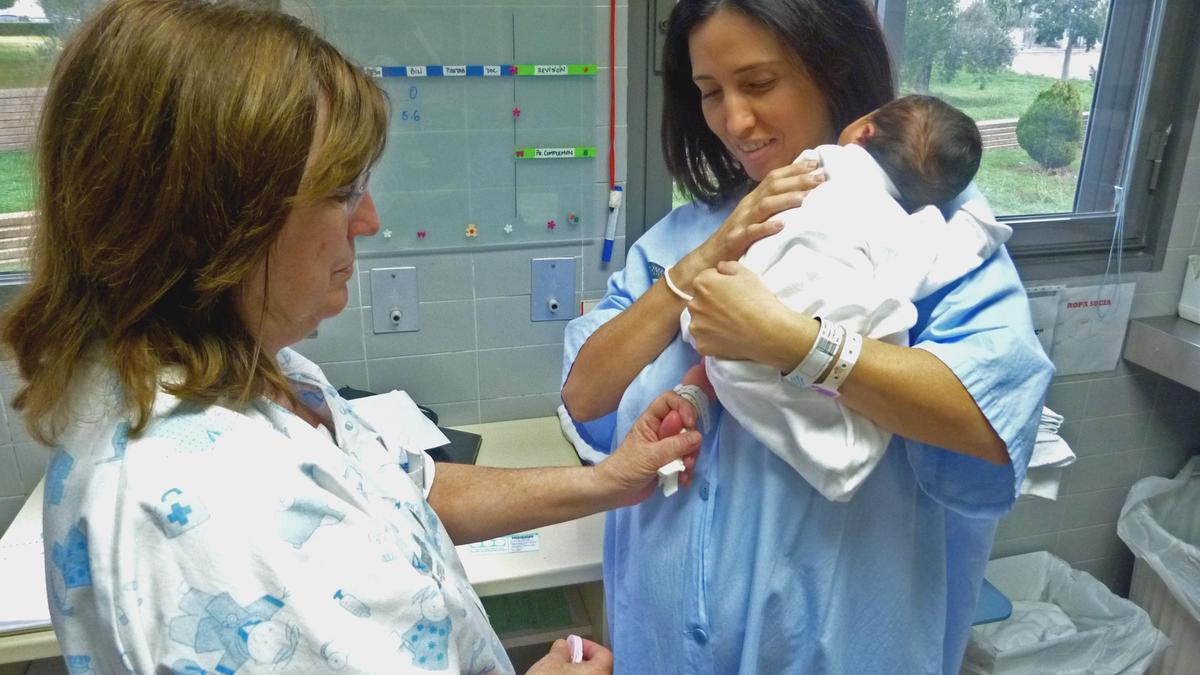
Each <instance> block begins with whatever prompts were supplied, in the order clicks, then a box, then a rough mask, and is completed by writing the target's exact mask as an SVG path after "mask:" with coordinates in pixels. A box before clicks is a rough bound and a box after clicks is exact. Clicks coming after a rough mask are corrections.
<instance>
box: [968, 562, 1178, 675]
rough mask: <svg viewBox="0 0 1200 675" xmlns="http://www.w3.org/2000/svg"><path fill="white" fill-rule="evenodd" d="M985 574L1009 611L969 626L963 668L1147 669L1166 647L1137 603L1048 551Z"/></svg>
mask: <svg viewBox="0 0 1200 675" xmlns="http://www.w3.org/2000/svg"><path fill="white" fill-rule="evenodd" d="M986 576H987V580H988V581H990V582H992V584H993V585H995V586H996V588H997V589H999V590H1000V592H1001V593H1003V594H1004V595H1005V596H1007V597H1008V599H1009V600H1011V601H1012V603H1013V616H1011V617H1010V618H1008V619H1006V620H1005V621H999V622H996V623H991V624H984V625H982V626H976V627H974V628H972V629H971V636H970V639H969V641H968V643H967V651H966V655H965V656H964V658H963V667H962V672H963V673H971V674H972V675H974V674H976V673H1014V674H1015V673H1054V674H1055V675H1071V674H1079V675H1105V674H1113V675H1115V674H1116V673H1144V672H1146V669H1147V668H1149V667H1150V664H1151V663H1153V662H1154V659H1156V658H1157V657H1158V655H1159V654H1161V653H1162V651H1163V650H1164V649H1166V648H1167V646H1168V645H1169V644H1170V642H1169V641H1168V640H1167V638H1166V636H1164V635H1163V634H1162V633H1160V632H1159V631H1158V629H1156V628H1155V627H1154V626H1153V624H1151V623H1150V617H1149V616H1148V615H1147V614H1146V612H1145V611H1144V610H1143V609H1142V608H1141V607H1138V606H1137V605H1135V604H1133V603H1132V602H1130V601H1128V600H1126V599H1124V598H1121V597H1118V596H1117V595H1114V594H1113V592H1112V591H1110V590H1108V587H1107V586H1105V585H1104V584H1102V583H1100V582H1099V581H1097V580H1096V578H1095V577H1093V576H1092V575H1090V574H1088V573H1087V572H1084V571H1081V570H1077V569H1074V568H1072V567H1071V566H1070V565H1068V564H1067V563H1065V562H1063V561H1062V560H1060V559H1059V558H1056V557H1055V556H1053V555H1051V554H1049V553H1047V552H1045V551H1038V552H1035V553H1025V554H1023V555H1015V556H1011V557H1008V558H1000V559H998V560H992V561H991V562H989V563H988V566H987V574H986Z"/></svg>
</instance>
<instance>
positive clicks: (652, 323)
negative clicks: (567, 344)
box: [562, 160, 825, 422]
mask: <svg viewBox="0 0 1200 675" xmlns="http://www.w3.org/2000/svg"><path fill="white" fill-rule="evenodd" d="M816 168H817V164H816V162H814V161H812V160H805V161H803V162H800V163H797V164H790V165H788V166H785V167H782V168H779V169H776V170H774V171H772V172H771V173H769V174H767V177H766V178H765V179H764V180H763V181H762V182H761V183H759V185H758V186H757V187H756V188H755V189H754V190H753V191H751V192H750V194H748V195H746V196H745V197H744V198H743V199H742V200H741V202H739V203H738V205H737V208H735V209H734V210H733V213H731V214H730V215H729V217H728V218H726V219H725V222H723V223H722V224H721V226H720V227H719V228H717V231H716V232H714V233H713V234H712V236H710V237H709V238H708V239H707V240H705V242H704V243H703V244H701V245H700V246H698V247H697V248H696V249H695V250H693V251H692V252H690V253H688V254H687V255H685V256H684V257H683V258H682V259H681V260H680V261H679V262H678V263H676V264H675V265H674V266H673V267H672V268H671V280H672V281H674V282H675V285H676V286H679V287H680V288H681V289H683V290H684V292H687V293H690V289H691V288H692V282H693V280H694V279H695V277H696V275H698V274H700V273H701V272H703V271H704V270H706V269H709V268H711V267H713V266H714V265H716V264H717V263H718V262H720V261H722V260H736V259H738V258H740V257H742V255H743V254H744V253H745V252H746V249H747V248H749V247H750V245H751V244H753V243H754V242H756V241H758V240H759V239H762V238H763V237H767V236H770V235H772V234H775V233H777V232H779V230H780V228H781V227H782V225H781V224H780V223H778V222H774V221H769V220H768V219H769V218H771V217H772V216H774V215H775V214H777V213H779V212H781V211H786V210H787V209H790V208H795V207H797V206H799V205H800V204H801V203H802V202H803V201H804V197H805V196H806V195H807V194H808V191H809V190H812V189H813V188H815V187H816V186H817V185H820V184H821V183H822V182H824V180H825V177H824V174H822V173H820V172H814V169H816ZM684 306H685V305H684V302H683V300H681V299H680V298H678V297H677V296H676V295H675V294H674V293H672V292H671V290H670V289H669V288H667V286H666V283H665V282H663V281H662V280H659V281H658V282H656V283H655V284H654V285H653V286H651V287H650V290H649V291H647V292H646V293H644V294H643V295H642V296H641V297H640V298H638V299H637V300H635V301H634V303H633V304H632V305H631V306H630V307H629V308H628V309H626V310H625V311H623V312H621V313H620V315H618V316H616V317H615V318H613V319H612V320H611V321H609V322H608V323H606V324H605V325H604V326H602V327H600V328H599V329H597V330H596V332H595V333H593V334H592V336H591V337H590V338H588V341H587V342H586V343H585V344H584V345H583V347H582V348H581V349H580V350H579V355H578V357H577V358H576V359H575V363H574V365H573V366H572V368H571V372H570V373H569V374H568V375H567V380H566V382H564V383H563V390H562V398H563V404H564V405H566V407H567V410H568V411H569V412H570V413H571V417H573V418H574V419H576V420H578V421H580V422H588V421H591V420H594V419H597V418H600V417H603V416H604V415H607V414H608V413H610V412H612V411H613V410H616V408H617V405H618V404H619V403H620V402H621V396H622V395H623V394H624V393H625V389H626V387H628V386H629V383H630V382H633V378H635V377H637V374H638V373H640V372H641V370H642V368H644V367H645V366H646V364H648V363H650V362H651V361H653V360H654V359H655V358H656V357H657V356H658V355H659V354H660V353H662V350H663V349H665V348H666V346H667V345H668V344H670V342H671V340H673V339H674V338H675V334H676V333H677V332H679V314H680V313H681V312H682V311H683V308H684Z"/></svg>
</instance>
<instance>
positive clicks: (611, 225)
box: [600, 185, 625, 262]
mask: <svg viewBox="0 0 1200 675" xmlns="http://www.w3.org/2000/svg"><path fill="white" fill-rule="evenodd" d="M622 190H623V188H622V187H621V186H620V185H614V186H613V189H612V190H610V191H609V193H608V225H607V226H606V227H605V228H604V251H603V252H602V253H601V254H600V260H602V261H603V262H609V261H611V260H612V250H613V242H614V241H616V239H617V215H618V214H619V213H620V212H621V202H622V201H624V200H625V193H624V192H623V191H622Z"/></svg>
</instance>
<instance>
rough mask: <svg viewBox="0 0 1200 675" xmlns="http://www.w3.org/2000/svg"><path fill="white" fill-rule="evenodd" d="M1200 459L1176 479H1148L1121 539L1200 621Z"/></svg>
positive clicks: (1130, 504) (1130, 503)
mask: <svg viewBox="0 0 1200 675" xmlns="http://www.w3.org/2000/svg"><path fill="white" fill-rule="evenodd" d="M1197 473H1200V457H1193V458H1192V459H1191V460H1190V461H1189V462H1188V463H1187V466H1185V467H1183V470H1182V471H1180V472H1179V475H1178V476H1176V477H1175V478H1158V477H1151V478H1143V479H1142V480H1140V481H1138V482H1137V483H1136V484H1134V486H1133V489H1131V490H1130V491H1129V496H1128V497H1126V498H1125V506H1124V507H1122V508H1121V518H1120V519H1119V520H1118V521H1117V536H1119V537H1120V538H1121V541H1123V542H1125V545H1126V546H1128V547H1129V550H1131V551H1133V554H1134V555H1136V556H1137V557H1138V558H1139V559H1141V560H1144V561H1146V563H1147V564H1148V565H1150V567H1151V568H1152V569H1153V570H1154V571H1155V573H1157V574H1158V576H1159V578H1161V579H1162V580H1163V583H1164V584H1166V585H1167V588H1169V589H1171V595H1173V596H1175V599H1176V600H1178V601H1179V604H1180V605H1182V606H1183V608H1184V609H1186V610H1187V611H1188V613H1189V614H1191V615H1192V618H1193V619H1195V620H1196V621H1200V479H1197V478H1195V477H1194V476H1195V475H1196V474H1197Z"/></svg>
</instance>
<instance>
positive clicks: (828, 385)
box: [813, 333, 863, 398]
mask: <svg viewBox="0 0 1200 675" xmlns="http://www.w3.org/2000/svg"><path fill="white" fill-rule="evenodd" d="M862 344H863V336H862V335H859V334H858V333H850V336H849V338H847V340H846V345H845V346H844V347H842V353H841V354H840V355H838V360H837V365H835V366H834V367H833V370H831V371H829V375H828V376H827V377H826V378H825V379H824V380H822V381H821V382H819V383H818V384H814V385H813V389H816V390H817V391H818V392H820V393H822V394H825V395H826V396H829V397H831V398H837V397H838V396H839V395H840V394H838V388H839V387H841V386H842V383H843V382H845V381H846V378H847V377H849V376H850V371H852V370H854V364H856V363H858V356H859V355H860V354H862Z"/></svg>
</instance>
